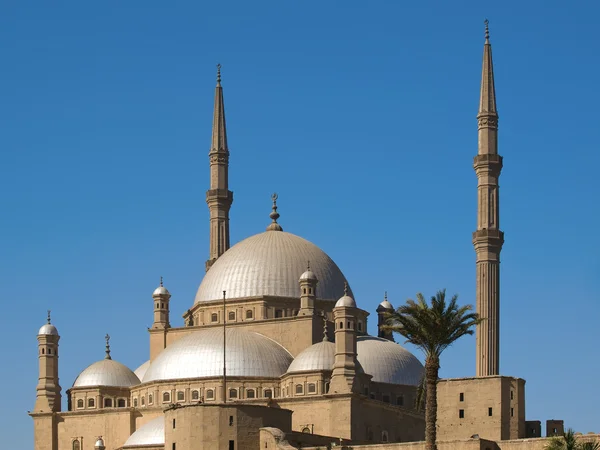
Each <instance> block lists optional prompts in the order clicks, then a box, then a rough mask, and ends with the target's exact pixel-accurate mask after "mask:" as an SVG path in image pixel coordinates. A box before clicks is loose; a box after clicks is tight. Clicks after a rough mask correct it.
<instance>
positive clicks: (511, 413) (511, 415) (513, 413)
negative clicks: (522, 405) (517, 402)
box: [510, 408, 515, 417]
mask: <svg viewBox="0 0 600 450" xmlns="http://www.w3.org/2000/svg"><path fill="white" fill-rule="evenodd" d="M514 415H515V409H514V408H510V417H513V416H514Z"/></svg>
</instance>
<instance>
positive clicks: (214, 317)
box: [210, 313, 219, 322]
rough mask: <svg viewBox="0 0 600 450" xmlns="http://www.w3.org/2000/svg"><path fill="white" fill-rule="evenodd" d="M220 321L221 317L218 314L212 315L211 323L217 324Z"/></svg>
mask: <svg viewBox="0 0 600 450" xmlns="http://www.w3.org/2000/svg"><path fill="white" fill-rule="evenodd" d="M218 320H219V316H218V315H217V313H212V314H211V315H210V321H211V322H217V321H218Z"/></svg>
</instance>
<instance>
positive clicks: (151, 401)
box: [148, 394, 154, 405]
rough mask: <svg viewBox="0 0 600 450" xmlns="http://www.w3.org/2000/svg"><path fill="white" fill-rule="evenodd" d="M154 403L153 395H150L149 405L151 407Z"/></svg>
mask: <svg viewBox="0 0 600 450" xmlns="http://www.w3.org/2000/svg"><path fill="white" fill-rule="evenodd" d="M153 402H154V397H152V394H148V404H149V405H151V404H152V403H153Z"/></svg>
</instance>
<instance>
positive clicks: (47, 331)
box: [38, 311, 58, 336]
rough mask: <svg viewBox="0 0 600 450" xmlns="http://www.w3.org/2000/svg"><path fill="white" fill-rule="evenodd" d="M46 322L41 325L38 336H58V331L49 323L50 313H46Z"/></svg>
mask: <svg viewBox="0 0 600 450" xmlns="http://www.w3.org/2000/svg"><path fill="white" fill-rule="evenodd" d="M47 320H48V322H47V323H45V324H44V325H42V327H41V328H40V331H38V336H48V335H51V336H58V330H57V329H56V327H55V326H54V325H52V324H51V323H50V311H48V319H47Z"/></svg>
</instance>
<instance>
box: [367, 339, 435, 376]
mask: <svg viewBox="0 0 600 450" xmlns="http://www.w3.org/2000/svg"><path fill="white" fill-rule="evenodd" d="M356 341H357V344H356V352H357V354H358V356H357V358H358V360H359V361H360V363H361V364H362V366H363V369H364V370H365V372H366V373H368V374H369V375H372V376H373V380H372V381H374V382H376V383H389V384H405V385H411V386H418V385H419V382H420V381H421V377H422V375H423V364H421V362H420V361H419V360H418V359H417V358H416V357H415V356H414V355H413V354H412V353H411V352H409V351H408V350H406V349H405V348H404V347H402V346H401V345H400V344H396V343H395V342H392V341H388V340H387V339H382V338H378V337H373V336H359V337H358V338H357V340H356Z"/></svg>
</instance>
